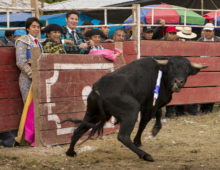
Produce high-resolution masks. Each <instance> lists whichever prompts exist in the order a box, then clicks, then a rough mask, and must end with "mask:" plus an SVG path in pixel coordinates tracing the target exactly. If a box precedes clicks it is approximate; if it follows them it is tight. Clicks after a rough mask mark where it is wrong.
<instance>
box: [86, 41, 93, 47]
mask: <svg viewBox="0 0 220 170" xmlns="http://www.w3.org/2000/svg"><path fill="white" fill-rule="evenodd" d="M86 43H87V44H88V46H89V47H93V46H94V45H95V43H94V41H93V40H89V41H87V42H86Z"/></svg>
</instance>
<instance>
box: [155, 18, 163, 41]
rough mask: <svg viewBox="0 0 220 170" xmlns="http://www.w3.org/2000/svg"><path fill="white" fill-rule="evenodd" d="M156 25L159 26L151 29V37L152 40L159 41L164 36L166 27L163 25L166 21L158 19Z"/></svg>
mask: <svg viewBox="0 0 220 170" xmlns="http://www.w3.org/2000/svg"><path fill="white" fill-rule="evenodd" d="M156 23H157V24H160V26H158V27H156V28H154V29H153V32H154V35H153V38H152V39H154V40H155V39H158V40H159V39H161V38H162V37H163V36H164V35H165V32H166V27H165V24H166V21H165V20H164V19H158V20H157V22H156Z"/></svg>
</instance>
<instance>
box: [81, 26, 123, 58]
mask: <svg viewBox="0 0 220 170" xmlns="http://www.w3.org/2000/svg"><path fill="white" fill-rule="evenodd" d="M104 36H105V35H104V34H103V32H102V31H100V30H97V29H92V30H89V31H87V32H86V34H85V37H86V38H87V39H88V45H89V47H90V50H89V54H94V55H103V56H104V57H105V58H106V59H109V60H111V61H116V59H117V56H119V55H121V53H122V52H121V50H119V49H117V48H115V50H114V51H112V50H109V49H104V48H103V46H102V45H101V44H100V43H101V38H102V37H104Z"/></svg>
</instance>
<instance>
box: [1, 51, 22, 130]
mask: <svg viewBox="0 0 220 170" xmlns="http://www.w3.org/2000/svg"><path fill="white" fill-rule="evenodd" d="M18 76H19V70H18V68H17V66H16V58H15V49H14V48H13V47H0V132H3V131H8V130H12V129H17V128H18V125H19V120H20V115H21V112H22V107H23V102H22V99H21V95H20V91H19V87H18Z"/></svg>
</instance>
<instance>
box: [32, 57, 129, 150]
mask: <svg viewBox="0 0 220 170" xmlns="http://www.w3.org/2000/svg"><path fill="white" fill-rule="evenodd" d="M124 64H125V62H124V59H123V57H119V58H118V59H117V61H116V62H115V63H113V62H111V61H108V60H106V59H104V58H103V56H97V55H96V56H92V55H76V54H75V55H54V54H53V55H52V54H48V55H47V54H42V55H41V56H40V58H39V59H38V61H37V62H36V65H34V64H33V67H32V69H33V81H34V82H33V83H34V93H38V99H37V100H35V101H34V102H35V103H34V109H35V120H36V121H37V122H36V121H35V122H36V125H37V129H36V133H37V136H38V139H37V140H36V144H37V145H44V146H45V145H55V144H61V143H68V142H70V137H71V136H72V132H73V129H74V128H75V127H77V126H78V125H75V124H73V123H64V124H62V125H60V124H58V123H59V122H60V121H63V120H66V119H68V118H73V119H82V118H83V117H84V114H85V110H86V99H87V95H88V94H89V92H90V90H91V87H92V84H93V83H94V82H95V81H97V80H98V79H99V78H100V77H101V76H102V75H104V74H106V73H109V72H111V71H113V70H115V69H117V68H118V67H121V66H122V65H124ZM34 97H35V96H34ZM36 101H37V102H36ZM36 113H38V114H36ZM112 121H114V119H111V121H110V122H109V123H108V124H107V126H108V127H106V128H105V129H104V132H105V133H109V132H112V131H115V128H116V127H115V126H113V124H112Z"/></svg>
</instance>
